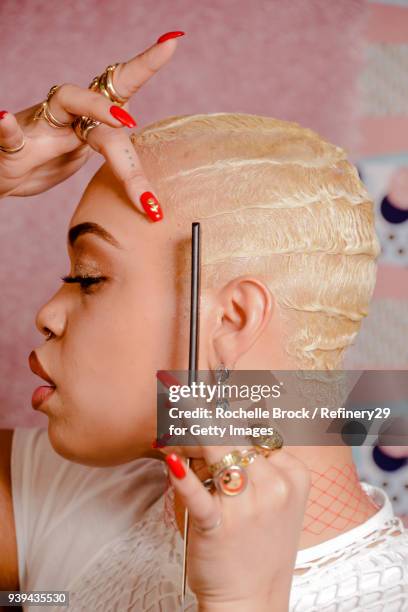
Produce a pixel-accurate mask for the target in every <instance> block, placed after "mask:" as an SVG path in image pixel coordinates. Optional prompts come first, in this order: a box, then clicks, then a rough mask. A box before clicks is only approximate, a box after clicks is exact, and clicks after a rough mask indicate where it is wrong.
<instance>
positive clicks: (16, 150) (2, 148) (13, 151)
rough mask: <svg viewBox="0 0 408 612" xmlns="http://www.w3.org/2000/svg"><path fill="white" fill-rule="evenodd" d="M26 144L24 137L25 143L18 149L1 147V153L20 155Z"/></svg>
mask: <svg viewBox="0 0 408 612" xmlns="http://www.w3.org/2000/svg"><path fill="white" fill-rule="evenodd" d="M25 143H26V141H25V138H24V136H23V142H22V143H21V145H18V147H4V146H2V145H0V151H3V153H18V152H19V151H21V149H22V148H23V147H24V145H25Z"/></svg>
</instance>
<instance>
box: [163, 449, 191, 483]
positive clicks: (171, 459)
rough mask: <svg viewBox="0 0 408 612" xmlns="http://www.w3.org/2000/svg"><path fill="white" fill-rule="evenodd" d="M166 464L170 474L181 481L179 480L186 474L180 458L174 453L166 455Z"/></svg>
mask: <svg viewBox="0 0 408 612" xmlns="http://www.w3.org/2000/svg"><path fill="white" fill-rule="evenodd" d="M166 463H167V465H168V466H169V468H170V471H171V473H172V474H173V475H174V476H175V477H176V478H180V480H181V478H184V477H185V475H186V474H187V472H186V470H185V469H184V465H183V463H182V461H181V459H180V457H177V455H176V453H171V454H170V455H166Z"/></svg>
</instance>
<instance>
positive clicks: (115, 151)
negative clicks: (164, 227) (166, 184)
mask: <svg viewBox="0 0 408 612" xmlns="http://www.w3.org/2000/svg"><path fill="white" fill-rule="evenodd" d="M87 141H88V143H89V144H90V145H91V147H93V148H95V149H96V150H97V151H98V152H99V153H102V155H103V156H104V157H105V159H106V161H107V162H108V163H109V165H110V167H111V168H112V171H113V173H114V174H115V176H116V177H117V178H118V180H119V181H121V183H122V184H123V186H124V188H125V190H126V193H127V195H128V197H129V199H130V201H131V202H132V203H133V204H134V205H135V206H136V208H137V209H138V210H140V212H142V213H143V214H145V213H146V214H147V216H148V217H149V218H150V219H151V221H154V222H156V221H161V219H163V211H162V208H161V206H160V203H159V201H158V199H157V198H156V196H155V195H154V193H153V187H152V185H151V184H150V183H149V181H148V180H147V178H146V175H145V173H144V170H143V168H142V164H141V162H140V159H139V157H138V155H137V153H136V151H135V148H134V146H133V144H132V142H131V140H130V138H129V136H128V134H127V133H126V132H124V131H123V130H115V131H112V130H109V128H106V126H99V127H97V128H95V129H93V130H92V131H91V132H90V133H89V136H88V138H87Z"/></svg>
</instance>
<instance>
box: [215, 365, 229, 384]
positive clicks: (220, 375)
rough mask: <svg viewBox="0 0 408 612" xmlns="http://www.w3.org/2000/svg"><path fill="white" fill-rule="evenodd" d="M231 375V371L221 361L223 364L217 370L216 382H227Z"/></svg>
mask: <svg viewBox="0 0 408 612" xmlns="http://www.w3.org/2000/svg"><path fill="white" fill-rule="evenodd" d="M229 375H230V371H229V369H228V368H227V367H225V364H224V363H223V362H222V361H221V363H220V364H219V365H218V366H217V367H216V369H215V380H216V381H217V383H223V382H225V381H226V380H227V378H228V377H229Z"/></svg>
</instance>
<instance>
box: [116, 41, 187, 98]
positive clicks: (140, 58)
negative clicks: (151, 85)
mask: <svg viewBox="0 0 408 612" xmlns="http://www.w3.org/2000/svg"><path fill="white" fill-rule="evenodd" d="M169 34H173V35H175V36H174V37H173V38H172V39H171V40H169V39H167V40H166V41H164V42H162V43H159V42H156V43H155V44H154V45H152V46H151V47H149V48H148V49H146V50H145V51H143V52H142V53H139V54H138V55H136V56H135V57H133V58H132V59H131V60H129V61H128V62H124V63H122V64H119V66H117V67H116V69H115V71H114V73H113V77H112V82H113V87H114V89H115V90H116V91H117V93H118V95H119V96H121V97H123V98H129V97H130V96H132V95H133V94H134V93H136V92H137V91H138V89H140V87H141V86H142V85H143V84H144V83H146V81H148V80H149V79H150V78H151V77H152V76H153V75H154V74H155V73H156V72H157V71H158V70H160V68H161V67H162V66H164V65H165V64H167V62H168V61H169V60H170V59H171V57H172V55H173V53H174V52H175V50H176V47H177V42H176V41H175V40H174V38H176V37H179V36H183V35H184V32H181V31H179V32H172V33H169ZM160 38H161V37H160Z"/></svg>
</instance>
